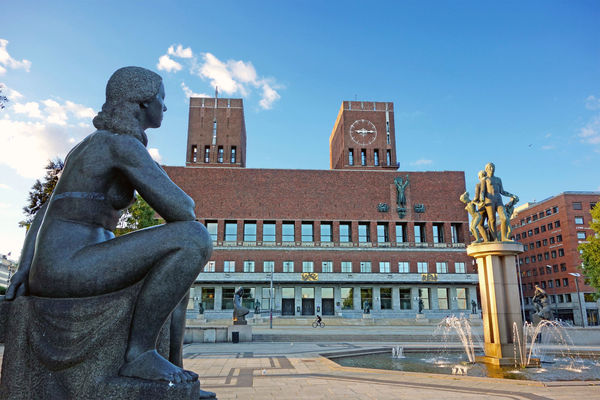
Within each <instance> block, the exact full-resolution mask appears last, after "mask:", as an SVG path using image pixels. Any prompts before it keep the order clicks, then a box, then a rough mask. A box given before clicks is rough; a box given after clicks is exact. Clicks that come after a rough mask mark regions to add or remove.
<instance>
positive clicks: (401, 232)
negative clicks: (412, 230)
mask: <svg viewBox="0 0 600 400" xmlns="http://www.w3.org/2000/svg"><path fill="white" fill-rule="evenodd" d="M406 241H407V240H406V224H396V242H397V243H403V242H406Z"/></svg>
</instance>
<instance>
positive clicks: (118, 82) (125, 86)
mask: <svg viewBox="0 0 600 400" xmlns="http://www.w3.org/2000/svg"><path fill="white" fill-rule="evenodd" d="M161 90H162V96H164V88H163V84H162V78H161V77H160V75H158V74H157V73H155V72H152V71H150V70H148V69H145V68H141V67H124V68H120V69H118V70H117V71H115V73H114V74H112V76H111V77H110V79H109V80H108V83H107V84H106V102H105V103H104V105H103V106H102V111H101V112H99V113H98V115H97V116H96V117H95V118H94V126H95V127H96V128H97V129H104V130H108V131H111V132H115V133H121V134H130V135H133V136H135V137H138V138H139V139H140V140H142V142H143V143H144V145H146V144H147V138H146V134H145V133H144V129H145V127H142V126H141V120H142V119H143V118H144V119H147V118H146V117H145V116H144V115H142V114H143V113H145V114H148V112H149V111H150V110H147V109H148V108H149V107H151V106H152V105H153V104H154V103H156V102H157V100H158V97H161ZM160 102H162V98H161V99H160ZM154 108H158V107H154ZM165 109H166V108H165V107H164V105H163V106H162V108H161V111H160V113H159V112H158V111H157V110H156V111H154V110H152V111H154V114H155V115H153V116H152V117H153V119H154V120H155V121H154V123H153V125H150V126H149V127H158V126H160V122H161V121H162V111H164V110H165ZM158 114H160V115H158ZM156 125H158V126H156Z"/></svg>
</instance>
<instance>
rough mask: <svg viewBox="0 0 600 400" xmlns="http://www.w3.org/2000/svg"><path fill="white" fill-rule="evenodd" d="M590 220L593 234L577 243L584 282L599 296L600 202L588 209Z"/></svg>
mask: <svg viewBox="0 0 600 400" xmlns="http://www.w3.org/2000/svg"><path fill="white" fill-rule="evenodd" d="M590 213H591V214H592V220H591V222H590V228H592V229H593V231H594V235H592V236H591V237H588V238H587V243H582V244H580V245H579V250H580V251H581V259H582V261H583V263H582V264H581V271H582V272H583V275H585V282H586V283H587V284H588V285H590V286H592V287H593V288H595V289H596V293H595V294H594V296H595V297H596V299H597V298H598V297H600V293H599V292H600V202H598V203H596V205H595V206H594V208H592V210H591V211H590Z"/></svg>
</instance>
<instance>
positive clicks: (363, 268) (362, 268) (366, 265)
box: [360, 261, 371, 272]
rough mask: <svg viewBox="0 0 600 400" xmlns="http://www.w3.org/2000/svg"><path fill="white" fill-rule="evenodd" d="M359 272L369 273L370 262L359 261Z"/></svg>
mask: <svg viewBox="0 0 600 400" xmlns="http://www.w3.org/2000/svg"><path fill="white" fill-rule="evenodd" d="M360 272H371V261H361V262H360Z"/></svg>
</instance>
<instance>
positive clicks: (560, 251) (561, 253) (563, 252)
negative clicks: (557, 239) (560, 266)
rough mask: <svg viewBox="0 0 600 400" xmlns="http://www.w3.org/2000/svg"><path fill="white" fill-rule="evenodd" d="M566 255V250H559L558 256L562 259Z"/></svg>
mask: <svg viewBox="0 0 600 400" xmlns="http://www.w3.org/2000/svg"><path fill="white" fill-rule="evenodd" d="M564 255H565V249H558V256H559V257H562V256H564Z"/></svg>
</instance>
